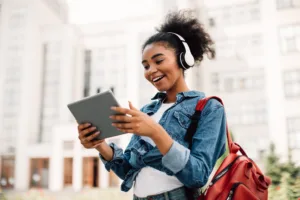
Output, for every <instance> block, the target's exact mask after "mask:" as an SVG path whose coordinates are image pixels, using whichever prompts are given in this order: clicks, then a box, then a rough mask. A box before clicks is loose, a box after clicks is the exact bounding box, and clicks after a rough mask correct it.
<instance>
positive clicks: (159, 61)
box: [156, 60, 164, 65]
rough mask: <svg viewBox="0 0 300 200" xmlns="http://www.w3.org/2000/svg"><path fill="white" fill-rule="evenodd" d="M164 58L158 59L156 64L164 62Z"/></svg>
mask: <svg viewBox="0 0 300 200" xmlns="http://www.w3.org/2000/svg"><path fill="white" fill-rule="evenodd" d="M163 61H164V60H158V61H156V64H157V65H159V64H160V63H162V62H163Z"/></svg>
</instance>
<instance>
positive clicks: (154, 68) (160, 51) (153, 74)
mask: <svg viewBox="0 0 300 200" xmlns="http://www.w3.org/2000/svg"><path fill="white" fill-rule="evenodd" d="M142 64H143V66H144V69H145V71H144V76H145V78H146V79H147V80H148V81H149V82H150V83H151V84H152V85H154V87H156V88H157V89H158V90H159V91H168V90H170V89H171V88H173V87H174V85H175V84H176V83H177V81H178V80H179V79H180V78H183V71H182V69H181V68H179V66H178V64H177V60H176V55H175V50H174V49H172V48H170V47H167V45H165V43H162V42H158V43H152V44H149V45H147V46H146V47H145V49H144V51H143V55H142Z"/></svg>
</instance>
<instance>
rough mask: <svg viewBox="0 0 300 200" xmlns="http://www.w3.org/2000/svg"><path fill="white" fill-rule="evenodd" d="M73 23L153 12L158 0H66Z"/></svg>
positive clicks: (92, 21)
mask: <svg viewBox="0 0 300 200" xmlns="http://www.w3.org/2000/svg"><path fill="white" fill-rule="evenodd" d="M67 1H68V3H69V12H70V13H69V14H70V16H69V20H70V23H73V24H86V23H94V22H103V21H113V20H118V19H120V18H127V17H133V16H135V17H136V16H145V15H148V14H151V13H153V12H155V10H156V2H157V1H160V0H126V1H122V0H109V1H107V0H67Z"/></svg>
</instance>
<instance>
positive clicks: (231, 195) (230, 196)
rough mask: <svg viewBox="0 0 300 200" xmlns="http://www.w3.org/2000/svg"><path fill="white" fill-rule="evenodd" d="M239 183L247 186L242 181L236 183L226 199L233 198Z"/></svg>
mask: <svg viewBox="0 0 300 200" xmlns="http://www.w3.org/2000/svg"><path fill="white" fill-rule="evenodd" d="M239 185H244V186H245V187H247V186H246V185H245V184H243V183H241V182H237V183H234V184H233V186H232V187H231V190H230V191H229V195H228V197H227V199H226V200H231V199H232V197H233V195H234V192H235V190H236V188H237V187H238V186H239ZM247 188H248V187H247Z"/></svg>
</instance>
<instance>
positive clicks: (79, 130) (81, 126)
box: [77, 123, 91, 132]
mask: <svg viewBox="0 0 300 200" xmlns="http://www.w3.org/2000/svg"><path fill="white" fill-rule="evenodd" d="M89 126H91V124H90V123H85V124H79V125H78V126H77V129H78V132H81V131H82V130H83V129H86V128H88V127H89Z"/></svg>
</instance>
